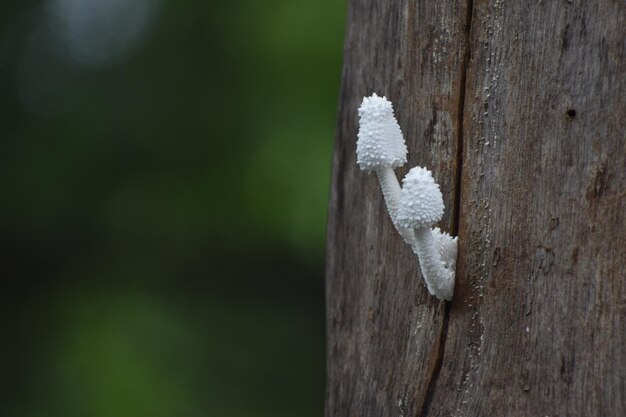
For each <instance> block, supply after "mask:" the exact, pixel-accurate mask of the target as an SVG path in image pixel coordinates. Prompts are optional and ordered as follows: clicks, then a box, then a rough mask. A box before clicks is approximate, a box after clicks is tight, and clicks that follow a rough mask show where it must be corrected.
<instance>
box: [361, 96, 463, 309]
mask: <svg viewBox="0 0 626 417" xmlns="http://www.w3.org/2000/svg"><path fill="white" fill-rule="evenodd" d="M356 148H357V149H356V152H357V163H358V165H359V167H360V168H361V169H362V170H364V171H375V172H376V175H377V176H378V179H379V181H380V186H381V189H382V192H383V197H384V199H385V204H386V206H387V211H388V212H389V216H390V217H391V220H392V222H393V224H394V226H395V228H396V230H397V231H398V233H399V234H400V235H401V236H402V237H403V238H404V240H405V241H406V243H407V244H409V245H410V246H411V247H412V248H413V251H414V252H415V253H416V254H417V256H418V258H419V262H420V269H421V271H422V275H423V276H424V280H425V281H426V286H427V288H428V291H429V292H430V293H431V294H432V295H434V296H436V297H437V298H439V299H442V300H448V301H449V300H451V299H452V294H453V292H454V277H455V268H456V257H457V238H456V237H455V238H453V237H451V236H450V235H449V234H448V233H445V232H442V231H441V230H440V229H439V228H438V227H435V228H433V229H431V227H433V226H434V225H435V224H436V223H437V222H438V221H440V220H441V218H442V217H443V211H444V204H443V197H442V195H441V191H440V190H439V185H438V184H437V183H436V182H435V180H434V178H433V176H432V173H431V172H430V171H429V170H428V169H426V168H422V167H415V168H412V169H411V170H410V171H409V173H408V174H407V175H406V176H405V177H404V179H403V180H402V184H403V186H402V187H400V184H399V183H398V179H397V177H396V174H395V172H394V171H393V170H394V168H397V167H400V166H402V165H404V164H406V161H407V159H406V155H407V148H406V144H405V142H404V138H403V136H402V131H401V130H400V126H399V125H398V122H397V121H396V118H395V117H394V114H393V106H392V105H391V102H390V101H389V100H387V99H386V98H385V97H379V96H377V95H376V94H375V93H374V94H373V95H372V96H371V97H365V98H363V102H362V103H361V106H360V107H359V133H358V140H357V147H356Z"/></svg>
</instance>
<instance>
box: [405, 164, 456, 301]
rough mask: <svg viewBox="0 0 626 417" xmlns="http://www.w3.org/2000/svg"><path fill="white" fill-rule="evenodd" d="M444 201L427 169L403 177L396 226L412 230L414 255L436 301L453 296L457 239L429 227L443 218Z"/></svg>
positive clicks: (416, 168)
mask: <svg viewBox="0 0 626 417" xmlns="http://www.w3.org/2000/svg"><path fill="white" fill-rule="evenodd" d="M443 210H444V205H443V197H442V196H441V191H440V190H439V185H438V184H437V183H436V182H435V180H434V179H433V176H432V174H431V172H430V171H429V170H428V169H426V168H421V167H415V168H413V169H411V170H410V171H409V173H408V174H407V175H406V177H404V180H403V187H402V190H401V192H400V200H399V204H398V211H397V214H396V222H397V224H398V226H399V227H401V228H406V229H413V230H414V233H415V235H414V236H415V243H414V245H413V251H414V252H415V253H416V254H417V256H418V258H419V261H420V269H421V270H422V275H423V276H424V280H425V281H426V286H427V287H428V291H429V292H430V293H431V294H433V295H434V296H436V297H437V298H439V299H443V300H448V301H449V300H450V299H452V294H453V292H454V276H455V269H456V254H457V238H452V237H450V235H448V234H447V233H444V232H441V231H440V230H439V228H435V229H431V227H432V226H433V225H434V224H435V223H437V222H438V221H439V220H441V218H442V216H443Z"/></svg>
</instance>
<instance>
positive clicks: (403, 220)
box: [396, 167, 444, 228]
mask: <svg viewBox="0 0 626 417" xmlns="http://www.w3.org/2000/svg"><path fill="white" fill-rule="evenodd" d="M402 184H403V185H402V191H401V192H400V204H399V206H398V215H397V219H396V220H397V222H398V224H399V225H400V226H402V227H407V228H418V227H430V226H432V225H433V224H435V223H437V222H438V221H439V220H441V217H442V216H443V208H444V207H443V197H442V196H441V191H440V190H439V184H437V183H436V182H435V180H434V179H433V175H432V173H431V172H430V171H429V170H428V169H426V168H422V167H415V168H413V169H411V170H410V171H409V173H408V174H406V177H404V179H403V180H402Z"/></svg>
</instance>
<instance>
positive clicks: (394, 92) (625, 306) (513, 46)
mask: <svg viewBox="0 0 626 417" xmlns="http://www.w3.org/2000/svg"><path fill="white" fill-rule="evenodd" d="M625 39H626V3H625V2H623V1H600V0H591V1H585V2H582V1H577V0H574V1H572V0H570V1H567V0H564V1H542V2H528V1H522V0H517V1H503V0H498V1H495V0H494V1H474V2H473V4H472V2H471V1H469V2H462V1H451V0H443V1H437V2H430V1H419V2H416V1H406V0H404V1H391V0H366V1H362V0H360V1H358V0H351V1H350V4H349V12H348V21H347V30H346V40H345V57H344V71H343V75H342V90H341V99H340V109H339V118H338V120H339V123H338V129H337V137H336V144H335V154H334V161H333V183H332V191H331V201H330V210H329V225H328V250H327V313H328V388H327V403H326V416H327V417H335V416H358V417H366V416H376V417H379V416H411V417H413V416H551V417H553V416H625V415H626V288H625V287H626V285H625V282H626V136H625V132H626V42H625ZM372 92H377V93H379V94H385V95H387V97H388V98H389V99H390V100H392V102H393V103H394V107H395V109H396V116H397V118H398V121H399V124H400V126H401V127H402V129H403V131H404V133H405V136H406V138H407V145H408V148H409V153H410V157H409V164H408V166H409V167H412V166H415V165H426V166H428V167H429V168H431V169H432V170H433V171H434V175H435V178H436V179H437V181H438V182H439V183H440V184H441V186H442V192H443V195H444V200H445V203H446V208H447V212H446V217H445V218H444V220H443V221H442V223H441V224H440V225H441V226H442V227H443V228H444V229H446V230H450V231H452V232H453V233H455V234H456V233H458V235H459V243H460V255H459V260H458V273H457V286H456V289H455V295H454V298H453V300H452V302H450V303H443V302H438V301H437V300H436V299H434V298H433V297H431V296H430V295H429V294H428V292H427V290H426V288H425V286H424V284H423V279H422V277H421V275H420V272H419V266H418V264H417V260H416V257H415V256H414V255H413V254H412V252H411V250H410V248H409V247H407V246H406V245H405V244H404V242H403V241H402V239H401V238H400V237H399V236H398V234H397V233H396V232H395V230H394V229H393V225H392V224H391V221H390V220H389V218H388V215H387V213H386V210H385V208H384V202H383V200H382V194H381V192H380V190H379V189H378V184H377V181H376V177H375V176H374V175H367V174H365V173H363V172H361V171H360V170H359V169H358V167H357V165H356V162H355V142H356V133H357V130H358V119H357V115H356V109H357V107H358V105H359V103H360V101H361V99H362V97H363V96H364V95H368V94H371V93H372ZM459 170H460V172H459ZM406 171H407V170H406V169H403V170H398V171H397V173H398V175H399V177H401V176H403V175H404V174H405V173H406ZM457 225H458V226H457ZM457 229H458V230H457Z"/></svg>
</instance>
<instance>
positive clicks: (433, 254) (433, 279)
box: [413, 227, 455, 301]
mask: <svg viewBox="0 0 626 417" xmlns="http://www.w3.org/2000/svg"><path fill="white" fill-rule="evenodd" d="M414 230H415V245H413V251H414V252H415V253H416V254H417V256H418V258H419V260H420V269H421V270H422V275H423V276H424V280H425V281H426V286H427V287H428V292H430V293H431V294H432V295H434V296H436V297H437V298H439V299H442V300H447V301H450V300H451V299H452V294H453V292H454V272H455V270H454V267H452V266H450V267H448V268H445V267H444V262H443V260H442V256H441V253H440V252H439V248H438V246H439V245H437V244H436V243H437V242H435V238H434V236H433V233H432V230H431V229H430V228H428V227H419V228H415V229H414Z"/></svg>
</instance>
